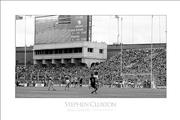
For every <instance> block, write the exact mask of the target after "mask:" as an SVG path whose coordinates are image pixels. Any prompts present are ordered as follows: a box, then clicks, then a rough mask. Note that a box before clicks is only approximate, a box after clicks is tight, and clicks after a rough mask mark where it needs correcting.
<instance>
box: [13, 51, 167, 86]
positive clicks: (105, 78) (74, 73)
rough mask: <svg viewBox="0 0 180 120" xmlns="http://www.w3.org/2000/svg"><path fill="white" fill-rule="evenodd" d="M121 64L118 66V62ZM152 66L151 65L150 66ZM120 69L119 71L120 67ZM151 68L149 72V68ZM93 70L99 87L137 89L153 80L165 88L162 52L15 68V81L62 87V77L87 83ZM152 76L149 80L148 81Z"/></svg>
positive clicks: (128, 52)
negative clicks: (86, 63)
mask: <svg viewBox="0 0 180 120" xmlns="http://www.w3.org/2000/svg"><path fill="white" fill-rule="evenodd" d="M121 62H122V63H121ZM151 63H152V64H151ZM121 67H122V68H121ZM151 68H152V69H151ZM94 71H97V72H98V76H99V81H100V82H101V83H102V84H104V85H105V84H106V85H110V86H111V85H113V84H116V83H117V84H118V85H120V86H123V85H124V86H125V84H128V85H126V86H129V85H130V86H133V87H135V86H136V87H137V85H138V84H139V83H142V82H143V83H146V85H149V81H150V80H152V79H154V80H155V82H156V85H161V86H166V49H165V48H156V49H153V50H152V51H151V49H124V50H123V51H122V56H121V52H120V53H119V54H118V55H115V56H113V57H111V58H110V59H108V60H106V61H105V62H102V63H97V64H93V65H92V66H91V67H90V68H88V67H86V66H77V65H73V66H53V65H50V66H38V65H29V66H26V68H25V67H24V66H22V65H17V66H16V79H17V81H24V82H28V83H29V82H32V83H33V82H43V83H46V82H47V81H48V79H52V78H53V80H54V81H55V83H57V84H64V83H65V77H66V76H69V77H70V78H71V79H72V80H71V81H79V80H80V79H83V84H88V81H89V78H90V75H91V73H92V72H94ZM151 72H152V74H151ZM152 77H153V78H152Z"/></svg>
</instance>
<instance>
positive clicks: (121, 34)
mask: <svg viewBox="0 0 180 120" xmlns="http://www.w3.org/2000/svg"><path fill="white" fill-rule="evenodd" d="M122 22H123V18H122V17H121V74H120V75H121V76H122V50H123V49H122V44H123V43H122V37H123V36H122V30H123V27H122Z"/></svg>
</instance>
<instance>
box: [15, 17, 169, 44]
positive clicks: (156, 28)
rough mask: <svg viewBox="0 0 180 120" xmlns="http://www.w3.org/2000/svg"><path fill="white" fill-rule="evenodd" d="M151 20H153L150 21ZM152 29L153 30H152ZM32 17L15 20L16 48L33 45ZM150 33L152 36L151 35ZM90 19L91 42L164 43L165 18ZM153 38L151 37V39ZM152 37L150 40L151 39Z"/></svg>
mask: <svg viewBox="0 0 180 120" xmlns="http://www.w3.org/2000/svg"><path fill="white" fill-rule="evenodd" d="M152 18H153V19H152ZM152 28H153V29H152ZM34 30H35V29H34V16H26V18H25V17H23V19H22V20H16V46H24V45H25V36H26V45H27V46H30V45H33V44H34ZM151 31H153V32H152V34H151ZM117 36H118V19H117V18H116V17H115V15H111V16H93V17H92V41H96V42H105V43H107V44H113V43H121V42H122V43H124V44H138V43H151V41H152V42H153V43H166V16H153V17H152V16H125V15H123V16H120V15H119V38H118V37H117ZM152 36H153V37H152ZM151 37H152V39H151Z"/></svg>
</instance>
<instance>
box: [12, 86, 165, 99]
mask: <svg viewBox="0 0 180 120" xmlns="http://www.w3.org/2000/svg"><path fill="white" fill-rule="evenodd" d="M55 89H56V91H48V88H47V87H16V88H15V97H16V98H166V89H145V88H141V89H137V88H106V87H102V88H99V90H98V91H97V92H98V93H97V94H90V93H91V91H92V90H93V89H89V88H88V87H82V88H79V87H76V88H70V89H69V91H68V90H67V91H65V88H64V87H55Z"/></svg>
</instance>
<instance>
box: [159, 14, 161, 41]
mask: <svg viewBox="0 0 180 120" xmlns="http://www.w3.org/2000/svg"><path fill="white" fill-rule="evenodd" d="M160 17H161V16H159V42H160V43H161V21H160V20H161V19H160Z"/></svg>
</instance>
